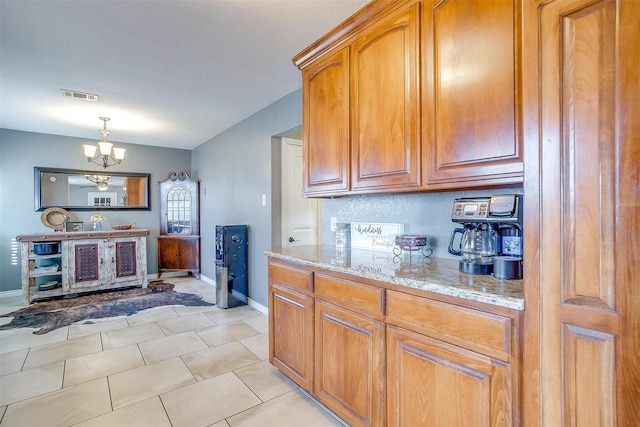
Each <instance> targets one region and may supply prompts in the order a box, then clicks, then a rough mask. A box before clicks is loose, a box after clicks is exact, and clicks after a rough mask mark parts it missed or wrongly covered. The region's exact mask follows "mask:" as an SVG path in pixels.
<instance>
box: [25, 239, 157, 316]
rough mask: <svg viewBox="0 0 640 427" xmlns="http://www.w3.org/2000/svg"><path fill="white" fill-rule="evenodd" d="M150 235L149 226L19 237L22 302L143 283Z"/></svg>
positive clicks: (28, 302)
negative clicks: (147, 238)
mask: <svg viewBox="0 0 640 427" xmlns="http://www.w3.org/2000/svg"><path fill="white" fill-rule="evenodd" d="M148 235H149V230H143V229H140V230H138V229H134V230H124V231H92V232H69V233H41V234H21V235H19V236H17V237H16V240H18V242H20V244H21V256H22V263H21V265H22V267H21V268H22V304H23V305H29V304H30V303H31V302H32V301H33V300H35V299H41V298H50V297H56V296H62V295H69V294H75V293H82V292H91V291H98V290H104V289H113V288H120V287H126V286H142V287H143V288H146V287H147V240H146V236H148ZM55 282H57V283H55ZM45 284H49V286H46V287H43V288H41V286H43V285H45ZM49 288H51V289H49Z"/></svg>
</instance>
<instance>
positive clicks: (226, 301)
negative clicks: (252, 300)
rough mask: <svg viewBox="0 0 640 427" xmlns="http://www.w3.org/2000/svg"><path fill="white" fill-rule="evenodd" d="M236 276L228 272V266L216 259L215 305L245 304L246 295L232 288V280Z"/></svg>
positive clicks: (223, 306)
mask: <svg viewBox="0 0 640 427" xmlns="http://www.w3.org/2000/svg"><path fill="white" fill-rule="evenodd" d="M237 279H238V277H236V276H235V274H233V273H230V272H229V267H227V266H225V265H224V263H222V262H219V261H216V305H217V306H218V307H220V308H231V307H238V306H240V305H247V296H246V295H242V294H240V293H239V292H238V290H237V289H234V281H236V280H237Z"/></svg>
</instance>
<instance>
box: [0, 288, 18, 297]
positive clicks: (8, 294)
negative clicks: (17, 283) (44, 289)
mask: <svg viewBox="0 0 640 427" xmlns="http://www.w3.org/2000/svg"><path fill="white" fill-rule="evenodd" d="M21 295H22V289H12V290H10V291H2V292H0V299H2V298H13V297H18V296H21Z"/></svg>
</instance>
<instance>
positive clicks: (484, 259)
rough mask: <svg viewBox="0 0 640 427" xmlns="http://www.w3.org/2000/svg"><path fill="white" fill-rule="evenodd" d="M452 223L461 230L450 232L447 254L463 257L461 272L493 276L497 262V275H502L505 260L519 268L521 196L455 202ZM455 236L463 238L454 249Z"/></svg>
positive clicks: (478, 198)
mask: <svg viewBox="0 0 640 427" xmlns="http://www.w3.org/2000/svg"><path fill="white" fill-rule="evenodd" d="M451 220H452V221H453V222H455V223H459V224H462V226H463V227H458V228H456V229H455V230H453V232H452V233H451V240H450V241H449V253H450V254H452V255H461V256H462V259H461V260H460V265H459V270H460V271H461V272H463V273H469V274H492V273H494V262H495V261H496V260H499V262H500V272H499V274H502V265H503V264H504V263H505V262H506V261H505V260H503V258H504V257H508V258H512V259H515V260H517V263H518V265H520V266H521V264H522V260H521V257H522V195H520V194H497V195H494V196H490V197H471V198H459V199H455V200H454V203H453V212H452V213H451ZM457 234H461V236H462V237H461V239H460V241H459V243H458V246H457V248H456V247H455V246H456V245H455V243H454V242H455V240H456V235H457ZM509 262H510V261H509ZM520 268H521V267H520ZM509 274H510V273H509ZM496 277H497V276H496ZM501 278H503V277H501ZM504 278H506V277H504ZM509 278H511V277H509Z"/></svg>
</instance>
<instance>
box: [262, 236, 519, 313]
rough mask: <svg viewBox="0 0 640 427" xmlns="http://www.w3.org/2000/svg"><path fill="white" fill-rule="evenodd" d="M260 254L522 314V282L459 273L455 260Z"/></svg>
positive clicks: (307, 251)
mask: <svg viewBox="0 0 640 427" xmlns="http://www.w3.org/2000/svg"><path fill="white" fill-rule="evenodd" d="M264 254H265V255H267V256H270V257H273V258H276V259H281V260H284V261H291V262H296V263H298V264H302V265H307V266H310V267H317V268H323V269H325V270H330V271H335V272H339V273H345V274H350V275H353V276H358V277H363V278H366V279H371V280H377V281H380V282H386V283H392V284H395V285H400V286H407V287H410V288H414V289H421V290H424V291H429V292H434V293H438V294H442V295H449V296H454V297H458V298H463V299H466V300H471V301H478V302H483V303H488V304H493V305H497V306H500V307H506V308H511V309H514V310H520V311H522V310H524V287H523V281H522V280H501V279H496V278H494V277H493V276H487V275H473V274H465V273H461V272H459V271H458V260H457V259H449V258H425V257H424V256H423V255H422V254H420V253H418V252H413V253H409V252H407V251H405V252H404V253H403V254H402V255H400V256H396V255H394V254H393V253H391V252H377V251H368V250H363V249H351V250H348V249H347V250H346V251H345V252H343V253H342V254H340V253H337V252H336V248H335V246H332V245H318V246H296V247H291V248H274V249H271V250H265V251H264Z"/></svg>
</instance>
